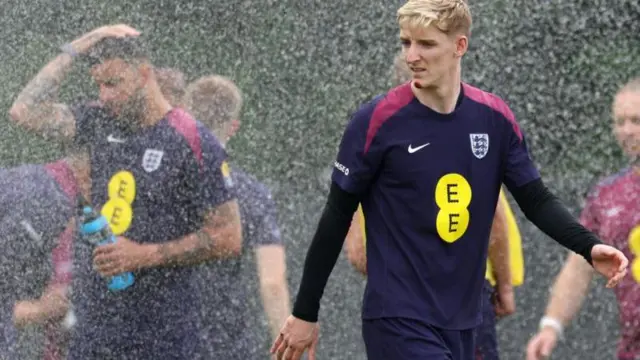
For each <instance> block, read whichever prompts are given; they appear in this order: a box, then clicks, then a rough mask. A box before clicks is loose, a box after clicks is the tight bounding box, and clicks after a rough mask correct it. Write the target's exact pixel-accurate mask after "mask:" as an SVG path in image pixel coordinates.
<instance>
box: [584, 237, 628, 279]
mask: <svg viewBox="0 0 640 360" xmlns="http://www.w3.org/2000/svg"><path fill="white" fill-rule="evenodd" d="M591 261H592V264H593V268H594V269H595V270H596V271H597V272H599V273H600V274H602V275H604V277H606V278H607V280H608V282H607V287H608V288H612V287H615V286H616V285H618V283H619V282H620V280H622V279H623V278H624V277H625V275H627V268H628V266H629V259H627V257H626V256H624V254H623V253H622V251H620V250H618V249H616V248H614V247H613V246H609V245H604V244H598V245H596V246H594V247H593V248H592V249H591Z"/></svg>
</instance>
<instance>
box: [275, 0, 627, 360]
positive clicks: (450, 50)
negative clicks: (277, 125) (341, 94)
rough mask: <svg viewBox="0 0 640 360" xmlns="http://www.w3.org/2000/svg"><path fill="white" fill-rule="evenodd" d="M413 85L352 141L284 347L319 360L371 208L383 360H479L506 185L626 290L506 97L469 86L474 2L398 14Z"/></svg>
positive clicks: (388, 100)
mask: <svg viewBox="0 0 640 360" xmlns="http://www.w3.org/2000/svg"><path fill="white" fill-rule="evenodd" d="M398 24H399V30H400V42H401V44H402V48H403V53H404V56H405V61H406V62H407V64H408V66H409V68H410V69H411V72H412V75H413V76H412V77H413V79H412V80H413V81H412V82H410V83H406V84H403V85H401V86H399V87H396V88H394V89H391V90H390V91H389V92H387V93H386V94H385V95H383V96H379V97H377V98H375V99H374V100H372V101H371V102H369V103H367V104H365V105H363V106H362V107H361V108H360V109H359V110H358V111H356V113H355V114H354V115H353V117H352V119H351V121H350V123H349V125H347V129H346V130H345V133H344V135H343V138H342V141H341V144H340V148H339V151H338V156H337V159H336V161H335V164H334V168H335V169H334V172H333V184H332V186H331V189H330V191H329V195H328V200H327V205H326V206H325V209H324V211H323V213H322V216H321V218H320V222H319V225H318V229H317V231H316V234H315V235H314V238H313V240H312V242H311V245H310V248H309V251H308V254H307V257H306V260H305V266H304V271H303V274H302V281H301V284H300V289H299V292H298V295H297V298H296V301H295V303H294V307H293V314H292V316H290V317H289V319H288V320H287V322H286V323H285V324H284V325H283V327H282V329H281V334H280V336H279V337H278V339H277V341H276V342H275V343H274V345H273V347H272V351H273V353H275V354H277V355H278V358H281V359H287V360H289V359H294V360H297V359H299V358H300V357H301V356H302V354H303V353H304V351H305V350H306V349H307V348H310V357H314V358H315V349H316V344H317V341H318V331H319V329H318V324H317V320H318V312H319V308H320V300H321V298H322V294H323V292H324V288H325V286H326V283H327V280H328V278H329V275H330V274H331V272H332V270H333V267H334V265H335V262H336V260H337V258H338V256H339V254H340V251H341V248H342V245H343V242H344V239H345V236H346V235H347V232H348V230H349V226H350V223H351V220H352V217H353V214H354V213H355V211H356V209H357V207H358V204H362V209H363V213H364V215H365V219H366V229H367V231H366V235H367V258H368V265H367V286H366V289H365V294H364V303H363V311H362V312H363V316H362V317H363V324H362V333H363V338H364V342H365V346H366V349H367V357H368V358H369V359H370V360H373V359H433V360H445V359H456V360H471V359H474V358H475V357H476V349H475V344H474V342H475V341H474V337H475V333H474V329H475V328H476V327H477V326H478V325H480V324H481V319H482V317H481V305H482V301H483V291H484V290H483V286H484V274H485V271H486V261H487V250H488V245H489V234H490V230H491V226H492V223H493V217H494V213H495V210H496V205H497V201H498V198H499V195H500V188H501V184H502V183H504V184H505V185H506V186H507V188H508V189H509V191H510V192H511V194H513V197H514V198H515V199H516V201H517V203H518V205H519V206H520V207H521V209H522V210H523V212H524V214H525V215H526V216H527V218H528V219H530V220H531V221H532V222H533V223H534V224H535V225H536V226H538V227H539V228H540V229H541V230H543V231H544V232H545V233H547V234H548V235H549V236H550V237H551V238H553V239H554V240H556V241H557V242H558V243H560V244H561V245H563V246H564V247H566V248H569V249H571V250H572V251H574V252H576V253H578V254H580V255H581V256H582V257H584V258H585V259H587V261H588V262H590V263H592V264H593V266H594V267H595V268H596V270H598V271H599V272H600V273H602V274H603V275H604V276H606V277H607V278H608V280H609V282H608V284H607V285H608V286H614V285H616V284H617V283H618V282H619V281H620V280H621V278H622V277H623V276H624V275H625V274H626V270H627V265H628V260H627V258H626V257H625V256H624V255H623V254H622V252H620V251H619V250H617V249H615V248H614V247H611V246H608V245H604V244H602V243H601V241H600V240H599V239H598V238H597V237H596V236H595V235H594V234H593V233H591V232H589V231H588V230H587V229H585V228H584V227H583V226H581V225H580V224H579V223H578V222H577V220H576V219H574V217H573V216H571V214H570V213H569V211H568V210H567V209H566V207H565V206H564V205H563V204H562V203H561V202H560V201H559V200H558V198H557V197H556V196H554V195H553V194H552V193H551V192H550V191H549V190H548V188H547V187H546V186H545V185H544V183H543V182H542V180H541V179H540V175H539V172H538V170H537V168H536V166H535V165H534V163H533V161H532V160H531V158H530V156H529V152H528V149H527V146H526V141H525V137H524V135H523V134H522V130H521V129H520V127H519V125H518V124H517V122H516V120H515V117H514V115H513V113H512V112H511V110H510V109H509V107H508V106H507V105H506V104H505V103H504V101H503V100H501V99H500V98H499V97H498V96H496V95H494V94H491V93H488V92H485V91H482V90H480V89H478V88H475V87H473V86H471V85H468V84H466V83H463V82H462V80H461V59H462V57H463V56H464V54H465V53H466V51H467V48H468V37H469V33H470V29H471V14H470V11H469V8H468V6H467V4H466V3H465V2H464V1H463V0H444V1H443V0H410V1H408V2H407V3H406V4H405V5H403V6H402V7H401V8H400V9H399V10H398Z"/></svg>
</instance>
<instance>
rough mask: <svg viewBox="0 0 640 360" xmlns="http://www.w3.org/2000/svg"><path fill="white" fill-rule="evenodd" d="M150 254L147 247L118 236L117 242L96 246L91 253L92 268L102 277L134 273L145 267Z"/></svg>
mask: <svg viewBox="0 0 640 360" xmlns="http://www.w3.org/2000/svg"><path fill="white" fill-rule="evenodd" d="M150 253H151V252H150V249H149V246H148V245H143V244H139V243H137V242H135V241H131V240H129V239H127V238H126V237H124V236H118V241H117V242H115V243H113V244H107V245H102V246H98V247H97V248H96V249H95V250H94V251H93V267H94V269H95V270H96V271H97V272H98V273H99V274H100V275H102V276H104V277H109V276H115V275H118V274H122V273H124V272H129V271H136V270H139V269H140V268H143V267H146V264H147V262H148V260H149V257H150Z"/></svg>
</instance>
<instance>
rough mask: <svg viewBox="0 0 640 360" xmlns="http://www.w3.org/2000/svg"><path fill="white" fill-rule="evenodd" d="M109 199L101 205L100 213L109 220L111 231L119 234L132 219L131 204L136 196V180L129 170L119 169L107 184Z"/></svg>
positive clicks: (129, 224) (126, 228)
mask: <svg viewBox="0 0 640 360" xmlns="http://www.w3.org/2000/svg"><path fill="white" fill-rule="evenodd" d="M107 191H108V194H109V201H107V203H106V204H104V206H103V207H102V211H101V213H102V215H103V216H104V217H105V218H106V219H107V221H109V225H111V231H113V233H114V234H115V235H121V234H123V233H124V232H125V231H127V230H128V229H129V226H131V221H132V220H133V209H132V208H131V204H133V201H134V200H135V198H136V180H135V178H134V177H133V174H131V173H130V172H129V171H124V170H123V171H119V172H117V173H116V174H114V175H113V176H112V177H111V180H109V184H108V189H107Z"/></svg>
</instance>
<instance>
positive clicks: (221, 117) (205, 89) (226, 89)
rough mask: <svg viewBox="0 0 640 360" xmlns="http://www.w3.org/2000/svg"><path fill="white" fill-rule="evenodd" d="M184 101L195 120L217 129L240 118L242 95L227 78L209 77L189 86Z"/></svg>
mask: <svg viewBox="0 0 640 360" xmlns="http://www.w3.org/2000/svg"><path fill="white" fill-rule="evenodd" d="M184 101H185V105H186V107H187V109H188V110H189V112H190V113H191V114H192V115H193V116H195V117H196V119H198V120H200V121H202V122H203V123H204V124H205V125H207V126H209V127H211V128H215V129H218V128H219V127H220V126H224V125H225V124H227V123H229V122H230V121H231V120H237V119H238V118H239V117H240V110H241V108H242V93H241V92H240V89H238V87H237V86H236V84H235V83H234V82H233V81H231V80H229V79H228V78H225V77H223V76H218V75H211V76H205V77H201V78H200V79H198V80H196V81H194V82H193V83H191V84H189V86H187V90H186V92H185V99H184Z"/></svg>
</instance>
